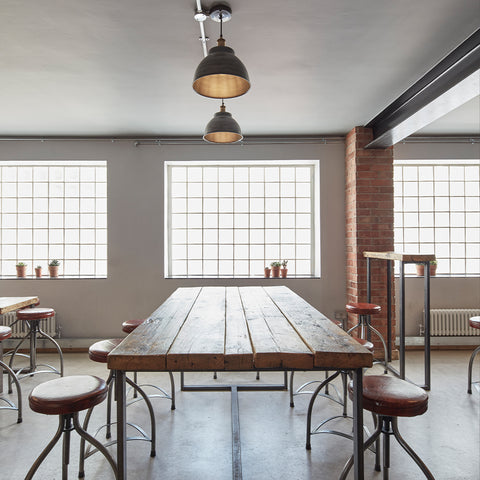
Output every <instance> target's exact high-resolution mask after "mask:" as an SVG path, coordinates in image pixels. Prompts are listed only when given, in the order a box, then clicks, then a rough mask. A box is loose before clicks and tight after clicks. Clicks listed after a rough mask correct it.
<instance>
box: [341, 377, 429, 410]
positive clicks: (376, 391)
mask: <svg viewBox="0 0 480 480" xmlns="http://www.w3.org/2000/svg"><path fill="white" fill-rule="evenodd" d="M348 391H349V393H350V398H353V382H350V384H349V385H348ZM363 408H364V409H365V410H368V411H370V412H373V413H377V414H379V415H385V416H388V417H416V416H417V415H422V414H423V413H425V412H426V411H427V408H428V395H427V394H426V392H425V391H424V390H423V389H421V388H420V387H417V386H416V385H413V384H411V383H409V382H406V381H405V380H401V379H400V378H397V377H391V376H388V375H367V376H365V377H364V378H363Z"/></svg>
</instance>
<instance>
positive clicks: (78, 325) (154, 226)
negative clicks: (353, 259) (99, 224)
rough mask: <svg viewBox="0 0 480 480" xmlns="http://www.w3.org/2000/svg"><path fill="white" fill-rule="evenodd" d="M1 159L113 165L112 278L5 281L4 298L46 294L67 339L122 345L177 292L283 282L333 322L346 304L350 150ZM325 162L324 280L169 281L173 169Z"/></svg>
mask: <svg viewBox="0 0 480 480" xmlns="http://www.w3.org/2000/svg"><path fill="white" fill-rule="evenodd" d="M0 159H1V160H32V159H37V160H38V159H50V160H55V159H57V160H60V159H61V160H70V159H72V160H73V159H75V160H79V159H83V160H107V162H108V238H109V250H108V256H109V275H108V279H83V280H80V279H79V280H75V279H69V280H64V279H58V280H50V279H48V278H46V279H42V280H34V279H31V280H30V279H26V280H23V279H11V280H0V295H1V296H23V295H38V296H39V297H40V299H41V304H42V305H44V306H52V307H54V308H55V309H56V311H57V314H58V319H59V321H60V323H61V326H62V336H63V337H64V338H102V337H112V336H119V335H120V333H121V328H120V325H121V323H122V322H123V321H124V320H126V319H129V318H143V317H146V316H148V315H149V314H150V313H152V312H153V310H155V308H156V307H157V306H158V305H159V304H160V303H162V302H163V301H164V300H165V299H166V298H167V297H168V296H169V295H170V294H171V293H172V292H173V291H174V290H175V289H176V288H177V287H179V286H191V285H198V284H202V285H223V284H225V285H248V284H250V285H251V284H255V285H262V284H269V285H271V284H272V282H277V283H278V284H284V285H287V286H288V287H290V288H291V289H292V290H294V291H296V292H297V293H298V294H300V295H302V296H303V297H304V298H305V299H306V300H307V301H309V302H310V303H312V304H313V305H314V306H315V307H317V308H318V309H319V310H321V311H322V312H323V313H325V314H326V315H330V316H333V312H334V311H336V310H343V309H344V305H345V261H344V250H345V249H344V145H343V144H334V145H323V144H322V145H278V146H275V145H273V146H240V145H232V146H219V145H213V146H212V145H207V144H205V145H200V146H198V145H197V146H147V145H143V146H138V147H135V146H134V144H133V142H132V141H118V142H114V143H112V142H109V141H45V142H39V141H30V142H17V141H12V142H2V143H0ZM209 159H222V160H225V159H226V160H228V159H230V160H232V161H241V160H250V159H258V160H270V159H271V160H276V159H319V160H320V178H321V185H320V190H321V193H320V202H321V225H322V229H321V243H322V256H321V262H322V277H321V278H318V279H298V280H296V279H286V280H278V281H277V280H264V279H255V280H208V281H207V280H205V281H201V280H172V279H170V280H166V279H165V278H164V276H163V244H164V238H163V205H164V202H163V195H164V191H163V162H164V161H165V160H209Z"/></svg>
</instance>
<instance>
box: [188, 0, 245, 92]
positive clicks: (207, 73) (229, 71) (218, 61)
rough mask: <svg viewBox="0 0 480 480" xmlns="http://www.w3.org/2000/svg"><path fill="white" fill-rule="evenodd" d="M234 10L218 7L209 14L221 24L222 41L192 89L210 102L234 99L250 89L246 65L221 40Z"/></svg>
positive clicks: (200, 67) (197, 74)
mask: <svg viewBox="0 0 480 480" xmlns="http://www.w3.org/2000/svg"><path fill="white" fill-rule="evenodd" d="M231 14H232V12H231V10H230V8H229V7H227V6H225V5H218V6H217V7H215V9H214V10H213V11H212V12H211V13H210V18H212V20H215V21H217V22H220V38H219V39H218V40H217V46H216V47H213V48H211V49H210V50H209V52H208V55H207V56H206V57H205V58H204V59H203V60H202V61H201V62H200V64H199V65H198V67H197V69H196V71H195V75H194V77H193V89H194V90H195V91H196V92H197V93H198V94H200V95H203V96H204V97H210V98H222V99H223V98H234V97H239V96H240V95H243V94H244V93H246V92H247V91H248V90H249V89H250V80H249V78H248V72H247V69H246V68H245V65H244V64H243V63H242V62H241V60H240V59H239V58H238V57H236V56H235V52H234V50H233V49H232V48H230V47H227V46H225V39H224V38H223V36H222V26H223V22H224V21H228V20H230V18H231Z"/></svg>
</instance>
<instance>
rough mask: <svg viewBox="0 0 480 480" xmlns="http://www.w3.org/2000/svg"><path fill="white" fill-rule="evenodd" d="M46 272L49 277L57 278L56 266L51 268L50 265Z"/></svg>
mask: <svg viewBox="0 0 480 480" xmlns="http://www.w3.org/2000/svg"><path fill="white" fill-rule="evenodd" d="M48 271H49V272H50V276H51V277H58V266H54V267H52V266H51V265H49V266H48Z"/></svg>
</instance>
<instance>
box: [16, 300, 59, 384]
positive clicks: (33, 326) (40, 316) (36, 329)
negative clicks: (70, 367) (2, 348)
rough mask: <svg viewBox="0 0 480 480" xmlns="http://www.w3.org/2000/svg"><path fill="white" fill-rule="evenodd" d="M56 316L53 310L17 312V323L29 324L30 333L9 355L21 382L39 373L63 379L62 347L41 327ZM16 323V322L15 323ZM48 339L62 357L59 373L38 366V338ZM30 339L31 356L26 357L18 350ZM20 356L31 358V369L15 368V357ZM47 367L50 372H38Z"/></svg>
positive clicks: (50, 367) (39, 309) (27, 309)
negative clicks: (54, 375) (53, 374)
mask: <svg viewBox="0 0 480 480" xmlns="http://www.w3.org/2000/svg"><path fill="white" fill-rule="evenodd" d="M54 315H55V310H54V309H53V308H40V307H38V308H25V309H23V310H18V311H17V321H24V322H25V323H26V324H27V328H28V332H27V334H26V335H25V336H24V337H23V338H22V339H21V340H20V342H19V343H18V345H17V346H16V347H15V349H14V350H13V352H9V353H8V354H7V355H11V357H10V362H9V366H10V368H11V369H12V370H14V371H15V375H16V377H17V378H18V379H19V380H21V379H22V378H25V377H28V376H32V375H36V374H37V373H56V374H57V375H60V376H61V377H63V353H62V349H61V348H60V345H59V344H58V343H57V342H56V341H55V340H54V339H53V338H52V337H51V336H50V335H48V334H46V333H45V332H44V331H43V330H42V329H41V326H40V323H41V322H42V320H46V319H47V318H50V317H53V316H54ZM15 323H16V322H15ZM42 337H43V338H46V339H47V340H50V342H52V343H53V345H55V348H56V349H57V351H58V354H59V355H60V371H58V370H57V369H56V368H55V367H53V366H51V365H47V364H37V339H38V338H42ZM27 338H29V339H30V354H29V355H25V354H23V353H18V350H19V349H20V347H21V346H22V344H23V342H24V341H25V340H26V339H27ZM16 355H19V356H21V357H26V358H29V360H30V366H29V367H22V368H19V369H18V370H15V369H14V368H13V362H14V360H15V356H16ZM40 366H41V367H47V368H48V370H37V367H40ZM11 392H12V382H11V380H9V382H8V393H11Z"/></svg>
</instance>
